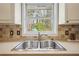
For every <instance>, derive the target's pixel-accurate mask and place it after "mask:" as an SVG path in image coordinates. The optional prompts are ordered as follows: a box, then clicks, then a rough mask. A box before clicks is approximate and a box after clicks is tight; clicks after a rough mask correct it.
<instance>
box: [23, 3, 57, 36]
mask: <svg viewBox="0 0 79 59" xmlns="http://www.w3.org/2000/svg"><path fill="white" fill-rule="evenodd" d="M57 20H58V4H53V3H52V4H49V3H48V4H47V3H44V4H43V3H39V4H36V3H35V4H34V3H30V4H22V34H23V35H37V34H38V32H40V33H42V34H49V35H51V34H54V35H55V34H57V27H58V25H57V24H58V23H57Z"/></svg>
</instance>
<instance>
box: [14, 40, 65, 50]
mask: <svg viewBox="0 0 79 59" xmlns="http://www.w3.org/2000/svg"><path fill="white" fill-rule="evenodd" d="M26 50H57V51H66V49H65V48H64V47H63V46H62V45H60V44H59V43H58V42H56V41H52V40H45V41H37V40H28V41H24V42H21V43H20V44H18V45H17V46H16V47H14V48H13V49H12V51H26Z"/></svg>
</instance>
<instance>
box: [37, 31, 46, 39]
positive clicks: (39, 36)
mask: <svg viewBox="0 0 79 59" xmlns="http://www.w3.org/2000/svg"><path fill="white" fill-rule="evenodd" d="M43 35H45V36H47V34H40V32H38V40H39V41H41V36H43Z"/></svg>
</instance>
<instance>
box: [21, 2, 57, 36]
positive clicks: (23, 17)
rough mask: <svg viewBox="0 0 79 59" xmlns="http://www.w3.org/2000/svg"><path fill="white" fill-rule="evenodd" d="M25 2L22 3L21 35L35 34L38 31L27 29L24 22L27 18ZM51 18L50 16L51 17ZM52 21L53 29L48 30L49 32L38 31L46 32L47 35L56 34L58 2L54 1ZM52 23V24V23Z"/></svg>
mask: <svg viewBox="0 0 79 59" xmlns="http://www.w3.org/2000/svg"><path fill="white" fill-rule="evenodd" d="M25 16H26V14H25V4H22V36H31V35H32V36H33V35H34V36H36V35H37V34H38V32H32V31H27V27H26V25H27V24H26V22H27V20H26V19H27V18H26V17H25ZM51 18H52V17H51ZM52 22H53V23H54V25H53V26H54V27H53V28H54V29H53V31H49V32H40V33H41V34H48V35H54V36H55V35H58V4H57V3H55V4H54V21H52ZM53 23H52V24H53Z"/></svg>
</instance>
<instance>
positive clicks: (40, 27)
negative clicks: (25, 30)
mask: <svg viewBox="0 0 79 59" xmlns="http://www.w3.org/2000/svg"><path fill="white" fill-rule="evenodd" d="M35 28H36V29H37V30H38V31H44V30H45V24H44V23H41V22H39V23H36V24H35Z"/></svg>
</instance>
